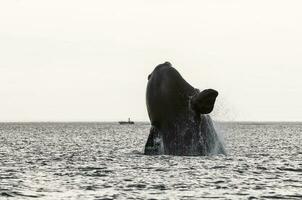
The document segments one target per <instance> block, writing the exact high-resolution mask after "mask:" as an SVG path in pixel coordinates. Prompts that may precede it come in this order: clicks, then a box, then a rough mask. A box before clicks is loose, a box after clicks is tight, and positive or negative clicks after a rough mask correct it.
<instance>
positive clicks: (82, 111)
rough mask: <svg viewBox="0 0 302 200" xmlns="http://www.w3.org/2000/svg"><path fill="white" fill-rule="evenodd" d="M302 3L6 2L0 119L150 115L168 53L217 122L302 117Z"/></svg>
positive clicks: (0, 11)
mask: <svg viewBox="0 0 302 200" xmlns="http://www.w3.org/2000/svg"><path fill="white" fill-rule="evenodd" d="M301 9H302V1H299V0H296V1H295V0H283V1H281V0H253V1H248V0H234V1H231V0H230V1H225V0H219V1H218V0H208V1H200V0H196V1H193V0H192V1H191V0H186V1H183V0H148V1H147V0H127V1H125V0H120V1H117V0H110V1H102V0H85V1H84V0H82V1H79V0H51V1H46V0H18V1H16V0H3V1H1V2H0V121H115V120H121V119H127V118H128V116H130V117H131V118H132V119H133V120H140V121H148V115H147V112H146V105H145V89H146V84H147V76H148V74H149V73H150V72H151V71H152V70H153V68H154V67H155V66H156V65H157V64H159V63H162V62H165V61H170V62H171V63H172V64H173V65H174V67H175V68H176V69H177V70H178V71H179V72H180V73H181V74H182V75H183V77H184V78H185V79H186V80H187V81H188V82H189V83H191V84H192V85H193V86H194V87H196V88H199V89H201V90H202V89H205V88H214V89H217V90H218V91H219V92H220V96H219V97H218V102H217V106H216V108H215V112H214V113H213V116H214V117H215V118H216V119H218V120H252V121H263V120H265V121H274V120H278V121H291V120H293V121H302V105H301V104H302V79H301V76H302V12H301Z"/></svg>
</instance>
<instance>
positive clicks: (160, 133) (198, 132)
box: [144, 62, 226, 156]
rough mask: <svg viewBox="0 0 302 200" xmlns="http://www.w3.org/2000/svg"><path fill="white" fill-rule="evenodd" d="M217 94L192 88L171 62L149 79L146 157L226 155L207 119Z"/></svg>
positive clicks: (156, 70)
mask: <svg viewBox="0 0 302 200" xmlns="http://www.w3.org/2000/svg"><path fill="white" fill-rule="evenodd" d="M217 96H218V91H216V90H214V89H205V90H202V91H200V90H199V89H196V88H194V87H193V86H191V85H190V84H189V83H188V82H187V81H186V80H185V79H184V78H183V77H182V76H181V75H180V73H179V72H178V71H177V70H176V69H175V68H174V67H172V64H171V63H170V62H165V63H162V64H159V65H157V66H156V67H155V68H154V70H153V71H152V73H151V74H150V75H149V76H148V83H147V89H146V105H147V111H148V116H149V119H150V122H151V128H150V133H149V136H148V139H147V142H146V144H145V149H144V154H145V155H160V154H166V155H179V156H182V155H183V156H206V155H210V154H212V153H213V152H215V153H217V154H226V152H225V149H224V146H223V144H222V142H221V141H220V140H219V137H218V135H217V132H216V131H215V127H214V125H213V122H212V120H211V118H210V116H209V113H211V112H212V111H213V109H214V104H215V101H216V98H217Z"/></svg>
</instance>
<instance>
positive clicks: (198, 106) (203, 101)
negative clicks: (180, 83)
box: [191, 89, 218, 114]
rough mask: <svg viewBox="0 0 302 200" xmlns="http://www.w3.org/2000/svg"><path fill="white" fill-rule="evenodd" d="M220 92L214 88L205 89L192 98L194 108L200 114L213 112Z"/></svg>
mask: <svg viewBox="0 0 302 200" xmlns="http://www.w3.org/2000/svg"><path fill="white" fill-rule="evenodd" d="M217 96H218V92H217V91H216V90H213V89H207V90H204V91H202V92H200V93H198V94H196V95H195V96H193V97H192V99H191V106H192V109H193V110H195V111H196V112H197V113H200V114H208V113H210V112H212V110H213V108H214V104H215V100H216V97H217Z"/></svg>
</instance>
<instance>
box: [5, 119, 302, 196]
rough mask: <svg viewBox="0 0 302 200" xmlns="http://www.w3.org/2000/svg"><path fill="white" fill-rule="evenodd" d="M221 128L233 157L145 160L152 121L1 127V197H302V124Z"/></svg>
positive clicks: (11, 125)
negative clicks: (149, 123) (144, 151)
mask: <svg viewBox="0 0 302 200" xmlns="http://www.w3.org/2000/svg"><path fill="white" fill-rule="evenodd" d="M216 126H217V129H218V131H219V132H220V133H222V135H223V136H224V141H225V146H226V150H227V153H228V155H227V156H223V155H213V156H205V157H200V156H167V155H160V156H145V155H143V148H144V145H145V142H146V140H147V137H148V134H149V127H150V125H148V124H144V123H141V124H135V125H119V124H115V123H1V124H0V199H1V200H2V199H22V200H23V199H25V200H26V199H43V200H44V199H64V200H67V199H85V200H87V199H88V200H89V199H203V198H204V199H302V124H298V123H270V124H255V123H216Z"/></svg>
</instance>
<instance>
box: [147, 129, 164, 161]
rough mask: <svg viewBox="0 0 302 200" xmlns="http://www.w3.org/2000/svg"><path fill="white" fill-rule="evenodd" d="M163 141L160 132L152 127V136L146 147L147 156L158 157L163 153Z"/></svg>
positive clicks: (150, 135)
mask: <svg viewBox="0 0 302 200" xmlns="http://www.w3.org/2000/svg"><path fill="white" fill-rule="evenodd" d="M161 151H162V141H161V137H160V134H159V130H158V129H157V128H156V127H155V126H152V127H151V129H150V134H149V137H148V140H147V143H146V145H145V155H158V154H161V153H162V152H161Z"/></svg>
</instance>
